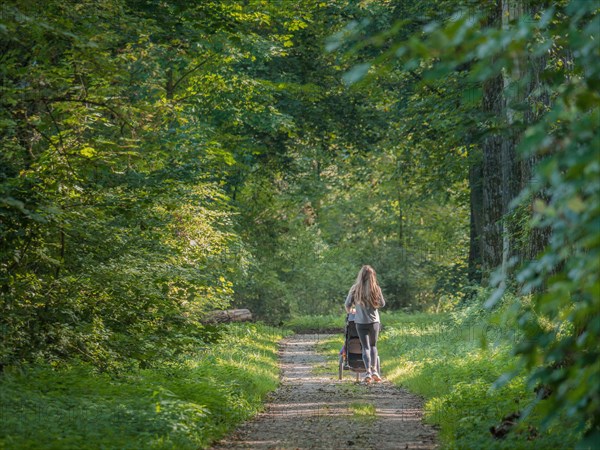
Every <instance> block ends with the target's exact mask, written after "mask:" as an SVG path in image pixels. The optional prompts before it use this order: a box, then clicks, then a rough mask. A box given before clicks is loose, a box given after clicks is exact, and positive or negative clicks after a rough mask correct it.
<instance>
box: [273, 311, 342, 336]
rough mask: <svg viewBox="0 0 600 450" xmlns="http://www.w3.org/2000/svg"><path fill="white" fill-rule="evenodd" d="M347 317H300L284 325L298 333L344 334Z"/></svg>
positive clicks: (338, 315) (331, 315)
mask: <svg viewBox="0 0 600 450" xmlns="http://www.w3.org/2000/svg"><path fill="white" fill-rule="evenodd" d="M344 324H345V316H343V315H340V314H337V315H334V314H330V315H328V316H298V317H295V318H293V319H291V320H289V321H288V322H286V323H285V324H284V327H285V328H287V329H290V330H292V331H295V332H296V333H322V334H328V333H343V331H344Z"/></svg>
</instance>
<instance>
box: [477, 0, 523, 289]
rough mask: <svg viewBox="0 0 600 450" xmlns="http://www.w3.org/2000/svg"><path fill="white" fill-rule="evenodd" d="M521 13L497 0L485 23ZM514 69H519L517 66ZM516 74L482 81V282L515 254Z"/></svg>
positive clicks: (502, 22)
mask: <svg viewBox="0 0 600 450" xmlns="http://www.w3.org/2000/svg"><path fill="white" fill-rule="evenodd" d="M521 14H522V6H521V2H520V1H515V0H497V2H496V4H495V7H494V9H493V10H492V11H491V13H490V16H489V20H488V26H490V27H507V26H508V21H510V20H512V19H515V18H516V17H518V16H519V15H521ZM516 70H517V71H519V70H521V69H520V67H516ZM515 76H517V77H518V74H517V75H515V73H512V74H510V76H509V74H507V73H505V72H503V73H500V74H498V75H496V76H494V77H492V78H490V79H488V80H487V81H486V82H485V83H484V85H483V105H482V109H483V111H484V112H485V113H486V115H487V117H488V126H489V131H488V134H487V136H486V137H485V138H484V140H483V144H482V152H483V162H482V165H483V167H482V176H483V183H482V185H483V186H482V190H483V195H482V197H483V208H482V209H483V227H482V235H481V241H482V242H481V251H482V253H481V257H482V270H483V280H482V281H483V282H484V283H486V282H487V277H488V276H489V274H490V272H491V271H493V270H494V269H496V268H498V267H500V268H501V269H502V273H503V276H504V278H505V279H506V277H507V276H508V270H509V263H510V261H511V259H512V256H513V254H514V245H513V242H511V241H512V233H511V230H509V229H508V227H507V223H506V220H505V218H506V216H507V214H508V213H509V212H510V203H511V201H512V200H513V199H514V198H515V197H516V195H517V194H518V192H519V180H520V179H521V177H520V167H519V164H518V160H517V155H516V150H515V147H516V141H517V139H516V136H515V134H514V132H513V122H514V112H513V111H512V110H511V109H510V108H509V106H508V101H507V99H511V97H510V96H511V93H510V90H509V88H510V84H511V79H513V78H514V77H515Z"/></svg>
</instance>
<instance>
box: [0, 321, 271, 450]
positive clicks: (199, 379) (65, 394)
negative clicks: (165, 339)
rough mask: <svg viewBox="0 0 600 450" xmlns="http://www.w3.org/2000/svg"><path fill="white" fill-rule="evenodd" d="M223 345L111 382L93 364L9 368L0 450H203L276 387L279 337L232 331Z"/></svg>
mask: <svg viewBox="0 0 600 450" xmlns="http://www.w3.org/2000/svg"><path fill="white" fill-rule="evenodd" d="M224 327H225V328H226V332H225V333H223V336H222V338H221V340H220V341H219V342H218V343H217V344H215V345H213V346H211V347H210V348H205V349H200V350H199V351H198V353H197V354H196V355H191V356H189V357H187V358H185V359H182V360H181V361H179V362H177V363H172V364H170V365H169V366H168V367H163V368H161V369H145V370H138V371H135V372H126V373H122V374H120V375H119V376H114V375H112V376H110V375H108V374H102V373H97V372H95V371H94V370H93V369H92V368H91V367H90V366H87V365H85V364H73V365H70V366H69V367H62V368H52V367H49V366H29V367H27V368H23V369H20V370H18V371H17V370H7V371H5V373H4V374H3V375H2V377H1V378H0V405H1V407H2V410H1V411H0V413H1V415H2V417H1V418H2V427H1V428H0V448H19V449H21V448H36V449H59V448H60V449H81V448H119V449H197V448H205V447H207V446H208V445H209V444H210V443H211V442H212V441H214V440H215V439H217V438H219V437H221V436H223V435H224V434H225V433H227V432H228V431H229V430H231V429H232V427H234V426H235V425H236V424H238V423H239V422H241V421H243V420H245V419H247V418H249V417H250V416H252V415H254V414H255V413H256V412H258V411H259V410H260V409H261V407H262V404H263V400H264V398H265V395H266V394H267V393H268V392H270V391H272V390H274V389H275V388H276V386H277V383H278V374H279V371H278V365H277V342H278V340H279V339H281V338H282V337H283V336H282V335H283V332H282V331H281V330H279V329H274V328H269V327H266V326H263V325H258V324H251V325H247V324H231V325H225V326H224Z"/></svg>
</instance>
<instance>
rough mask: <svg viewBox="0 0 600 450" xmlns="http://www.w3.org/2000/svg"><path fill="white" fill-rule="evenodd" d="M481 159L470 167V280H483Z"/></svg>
mask: <svg viewBox="0 0 600 450" xmlns="http://www.w3.org/2000/svg"><path fill="white" fill-rule="evenodd" d="M482 170H483V167H482V165H481V161H478V162H477V163H475V164H473V165H472V166H471V168H470V169H469V187H470V191H471V193H470V204H471V217H470V224H469V232H470V233H469V234H470V236H469V268H468V276H469V281H471V282H472V283H480V282H481V256H482V253H483V251H482V238H481V236H482V234H483V184H482V178H483V177H482Z"/></svg>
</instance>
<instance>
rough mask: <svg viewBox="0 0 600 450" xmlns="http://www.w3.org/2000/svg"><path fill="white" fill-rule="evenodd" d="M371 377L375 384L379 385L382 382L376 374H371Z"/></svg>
mask: <svg viewBox="0 0 600 450" xmlns="http://www.w3.org/2000/svg"><path fill="white" fill-rule="evenodd" d="M371 377H372V378H373V380H375V381H376V382H377V383H381V382H382V381H383V380H382V379H381V377H380V376H379V374H378V373H377V372H373V374H372V375H371Z"/></svg>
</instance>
